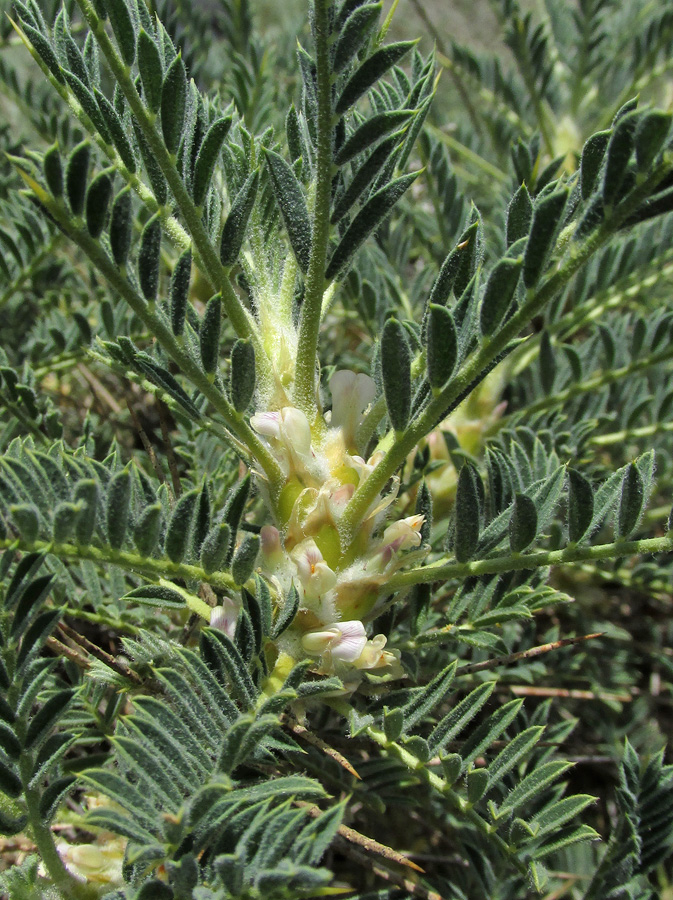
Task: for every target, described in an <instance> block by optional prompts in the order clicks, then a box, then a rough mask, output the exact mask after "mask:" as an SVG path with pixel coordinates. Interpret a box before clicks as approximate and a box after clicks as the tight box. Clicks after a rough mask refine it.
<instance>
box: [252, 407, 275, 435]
mask: <svg viewBox="0 0 673 900" xmlns="http://www.w3.org/2000/svg"><path fill="white" fill-rule="evenodd" d="M250 424H251V425H252V427H253V428H254V429H255V431H256V432H257V434H263V435H265V436H266V437H273V438H277V437H279V436H280V413H277V412H262V413H256V414H255V415H254V416H252V417H251V419H250Z"/></svg>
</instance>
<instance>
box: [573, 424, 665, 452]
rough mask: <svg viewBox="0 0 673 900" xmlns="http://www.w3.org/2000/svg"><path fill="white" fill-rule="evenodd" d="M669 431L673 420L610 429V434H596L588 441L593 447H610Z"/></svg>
mask: <svg viewBox="0 0 673 900" xmlns="http://www.w3.org/2000/svg"><path fill="white" fill-rule="evenodd" d="M669 431H673V422H654V423H653V424H652V425H643V426H642V428H625V429H624V430H623V431H612V432H611V433H610V434H597V435H594V437H591V438H589V443H590V444H592V445H593V446H594V447H611V446H613V445H614V444H625V443H626V442H627V441H636V440H638V439H639V438H645V437H654V435H655V434H665V433H666V432H669Z"/></svg>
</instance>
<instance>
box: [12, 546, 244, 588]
mask: <svg viewBox="0 0 673 900" xmlns="http://www.w3.org/2000/svg"><path fill="white" fill-rule="evenodd" d="M2 550H20V551H21V552H23V553H51V554H52V555H53V556H57V557H58V558H59V559H64V560H70V561H73V562H81V561H82V560H89V561H91V562H94V563H98V564H99V565H104V566H119V568H120V569H124V570H125V571H127V572H133V573H134V574H137V575H145V576H147V577H149V578H154V579H160V578H166V579H182V580H183V581H190V580H191V581H199V582H204V583H206V584H209V585H211V586H212V587H217V588H222V589H224V590H230V591H234V590H235V591H238V590H240V585H237V584H236V582H235V581H234V579H233V578H232V577H231V575H230V574H229V573H228V572H210V573H208V572H206V571H205V570H204V569H202V568H201V566H194V565H189V564H187V563H174V562H171V560H169V559H152V558H151V557H146V556H141V554H139V553H135V552H133V551H131V550H113V549H112V548H111V547H94V546H92V545H89V544H86V545H85V544H66V543H63V544H57V543H54V542H53V541H24V540H23V539H22V538H4V539H3V540H0V551H2Z"/></svg>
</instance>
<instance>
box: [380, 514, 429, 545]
mask: <svg viewBox="0 0 673 900" xmlns="http://www.w3.org/2000/svg"><path fill="white" fill-rule="evenodd" d="M424 521H425V516H408V517H407V518H406V519H398V521H397V522H393V523H392V525H389V526H388V527H387V528H386V530H385V531H384V532H383V549H384V550H385V549H388V548H389V549H390V550H392V551H393V552H395V551H396V550H407V549H408V548H409V547H419V546H420V543H421V535H420V531H421V526H422V525H423V522H424Z"/></svg>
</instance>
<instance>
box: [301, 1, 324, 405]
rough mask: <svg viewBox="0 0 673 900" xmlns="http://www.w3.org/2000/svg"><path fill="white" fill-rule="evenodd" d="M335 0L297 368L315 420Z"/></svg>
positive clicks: (319, 21) (319, 53)
mask: <svg viewBox="0 0 673 900" xmlns="http://www.w3.org/2000/svg"><path fill="white" fill-rule="evenodd" d="M329 5H330V0H315V2H314V10H315V20H314V27H315V43H316V47H315V50H316V67H317V79H318V84H317V101H318V119H317V147H316V164H315V165H316V170H315V171H316V174H315V178H316V181H315V200H314V205H313V219H312V231H311V253H310V256H309V264H308V273H307V275H306V285H305V289H304V302H303V304H302V308H301V317H300V320H299V341H298V345H297V362H296V367H295V385H294V401H295V403H296V405H297V406H298V407H299V408H300V409H301V410H303V411H304V412H305V413H306V415H307V416H308V417H309V420H311V421H312V420H313V419H314V418H315V416H316V412H317V396H316V358H317V352H318V334H319V330H320V313H321V310H322V297H323V292H324V289H325V266H326V262H327V247H328V244H329V214H330V188H331V184H332V96H331V79H330V67H329V20H328V9H329Z"/></svg>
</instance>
